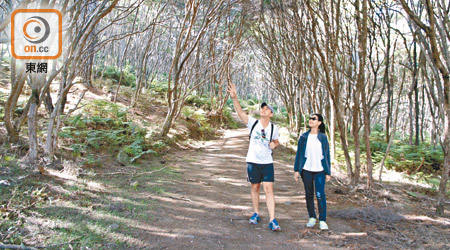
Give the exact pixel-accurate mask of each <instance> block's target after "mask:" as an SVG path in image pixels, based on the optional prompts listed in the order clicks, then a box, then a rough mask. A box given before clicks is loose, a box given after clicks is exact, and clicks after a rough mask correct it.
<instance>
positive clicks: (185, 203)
mask: <svg viewBox="0 0 450 250" xmlns="http://www.w3.org/2000/svg"><path fill="white" fill-rule="evenodd" d="M247 133H248V132H247V130H246V129H240V130H234V131H227V132H226V133H225V134H224V138H223V139H220V140H216V141H211V142H207V143H205V145H204V146H202V147H201V148H200V149H198V150H196V151H194V150H192V151H190V152H189V151H184V152H180V154H177V155H176V156H175V157H174V158H172V159H170V161H175V162H177V163H178V164H180V165H179V167H180V170H179V171H180V173H181V174H182V178H181V179H179V180H178V181H176V182H175V183H174V185H173V189H172V191H171V194H172V198H171V199H169V200H166V201H165V202H164V205H162V207H161V210H160V211H161V214H160V216H159V217H158V219H157V221H155V224H154V225H155V226H158V227H159V228H160V229H161V230H154V231H153V232H152V230H149V232H147V233H146V234H145V235H146V236H145V237H144V239H145V241H146V242H152V244H151V247H150V246H149V247H150V248H155V249H178V248H180V249H181V248H185V249H334V248H354V249H372V248H376V249H387V248H394V249H411V248H423V249H429V248H430V247H431V248H442V249H446V248H447V249H448V247H450V244H449V242H448V239H447V237H446V236H443V235H442V234H441V233H442V232H450V220H448V219H444V218H438V219H431V218H429V217H428V216H419V217H417V216H416V217H414V216H409V215H406V214H405V217H404V218H405V219H404V220H402V221H401V222H399V223H396V224H390V223H389V224H383V223H380V222H379V221H376V220H375V221H374V223H370V221H369V223H366V222H364V221H361V220H351V219H345V218H344V219H339V218H333V216H330V217H329V219H328V223H329V225H330V231H329V232H326V233H321V232H320V231H319V230H318V229H317V228H315V229H313V230H307V229H306V228H305V226H304V225H305V224H306V221H307V212H306V207H305V202H304V198H303V197H304V191H303V187H302V183H301V182H299V183H296V182H295V181H293V177H292V176H293V171H292V165H291V164H292V162H293V157H294V156H293V155H287V156H286V155H285V154H286V151H283V150H281V151H282V152H276V153H275V159H277V158H285V159H287V160H288V162H284V161H276V162H275V169H276V170H275V180H276V183H275V190H274V191H275V195H276V218H277V220H278V221H279V223H280V225H281V227H282V229H283V231H282V232H272V231H270V230H269V229H268V228H267V223H268V213H267V209H266V206H265V200H264V195H262V198H263V199H262V201H261V208H260V212H261V214H262V219H263V221H262V223H261V224H258V225H256V226H254V225H249V224H248V218H249V216H250V215H251V213H252V208H251V200H250V195H249V192H250V189H249V184H248V183H247V182H246V170H245V163H244V161H245V155H246V151H247V147H248V134H247ZM277 153H278V154H277ZM280 154H281V155H280ZM278 156H280V157H278ZM282 156H284V157H282ZM289 159H290V161H289ZM336 183H337V182H336V181H334V182H332V183H329V184H328V185H327V194H328V207H329V211H330V213H331V214H332V213H333V210H335V211H346V210H342V209H347V208H352V207H356V208H361V207H365V206H368V205H370V204H373V205H374V206H378V205H382V207H385V206H386V205H387V206H388V207H389V208H392V209H394V210H400V211H405V212H408V211H407V210H412V209H414V210H415V207H414V206H411V207H410V206H408V204H400V205H399V206H396V205H394V204H395V203H398V202H399V200H396V198H395V195H394V194H388V193H389V192H388V191H385V192H387V193H386V194H385V196H386V197H388V198H389V199H390V200H391V201H388V200H386V199H387V198H383V199H377V197H374V198H372V200H370V199H368V198H364V194H363V192H355V193H354V194H349V193H348V191H346V190H345V187H343V186H339V185H337V184H336ZM336 190H339V191H336ZM341 192H342V194H336V193H341ZM361 199H363V200H361ZM377 200H380V202H381V204H377V203H379V202H377ZM383 203H384V206H383ZM380 209H381V208H380ZM419 209H420V208H419ZM374 211H378V210H377V208H374ZM384 211H385V210H381V212H384ZM363 212H364V211H363ZM366 212H368V213H370V211H366ZM428 212H430V213H431V212H432V211H428ZM393 214H395V212H393ZM411 227H413V228H416V230H417V231H411ZM430 227H433V229H432V230H430ZM434 227H436V228H434ZM424 232H426V234H425V235H424ZM421 235H422V236H424V237H421ZM422 238H424V239H425V240H422ZM427 239H428V240H427ZM431 239H433V240H431Z"/></svg>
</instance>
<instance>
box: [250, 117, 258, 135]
mask: <svg viewBox="0 0 450 250" xmlns="http://www.w3.org/2000/svg"><path fill="white" fill-rule="evenodd" d="M257 123H258V120H256V122H255V123H253V126H252V129H251V130H250V135H249V136H248V139H249V140H250V139H251V138H252V133H253V129H254V128H255V127H256V124H257Z"/></svg>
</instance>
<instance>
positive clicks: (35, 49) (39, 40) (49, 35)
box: [11, 9, 62, 60]
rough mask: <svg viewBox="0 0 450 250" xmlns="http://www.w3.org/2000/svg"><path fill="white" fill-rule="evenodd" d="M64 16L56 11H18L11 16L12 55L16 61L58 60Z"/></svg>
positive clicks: (60, 50)
mask: <svg viewBox="0 0 450 250" xmlns="http://www.w3.org/2000/svg"><path fill="white" fill-rule="evenodd" d="M61 53H62V15H61V13H60V12H59V11H58V10H56V9H17V10H15V11H13V13H12V14H11V54H12V56H13V57H14V58H16V59H32V60H34V59H57V58H58V57H60V56H61Z"/></svg>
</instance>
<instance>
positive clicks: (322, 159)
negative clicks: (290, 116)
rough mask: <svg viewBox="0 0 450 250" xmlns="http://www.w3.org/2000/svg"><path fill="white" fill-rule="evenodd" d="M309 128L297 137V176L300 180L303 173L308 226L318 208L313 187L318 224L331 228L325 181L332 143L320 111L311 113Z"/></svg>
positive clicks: (296, 179)
mask: <svg viewBox="0 0 450 250" xmlns="http://www.w3.org/2000/svg"><path fill="white" fill-rule="evenodd" d="M309 127H310V130H309V131H307V132H306V133H303V134H302V135H301V136H300V139H299V140H298V148H297V155H296V157H295V165H294V179H295V181H298V179H299V177H300V176H301V177H302V181H303V185H304V186H305V196H306V208H307V209H308V214H309V221H308V223H307V224H306V227H308V228H311V227H314V225H315V224H316V212H315V209H314V188H315V190H316V192H315V193H316V196H317V206H318V207H319V228H320V230H328V225H327V223H326V220H327V201H326V197H325V181H329V180H330V175H331V172H330V168H331V164H330V145H329V144H328V139H327V136H326V135H325V124H324V123H323V117H322V115H320V114H312V115H310V117H309Z"/></svg>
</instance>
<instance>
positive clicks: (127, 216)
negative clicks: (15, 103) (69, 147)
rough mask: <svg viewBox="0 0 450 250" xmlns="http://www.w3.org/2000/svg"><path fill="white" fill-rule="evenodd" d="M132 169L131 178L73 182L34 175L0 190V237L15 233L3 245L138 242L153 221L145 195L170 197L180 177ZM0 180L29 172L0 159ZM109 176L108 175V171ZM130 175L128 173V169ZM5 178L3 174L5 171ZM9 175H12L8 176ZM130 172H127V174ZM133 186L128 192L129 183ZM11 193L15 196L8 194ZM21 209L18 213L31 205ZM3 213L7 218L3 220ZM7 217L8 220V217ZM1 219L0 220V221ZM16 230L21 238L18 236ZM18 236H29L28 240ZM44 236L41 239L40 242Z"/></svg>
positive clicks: (157, 167)
mask: <svg viewBox="0 0 450 250" xmlns="http://www.w3.org/2000/svg"><path fill="white" fill-rule="evenodd" d="M146 163H147V164H143V165H142V166H140V167H135V168H134V169H133V170H137V171H136V174H140V173H146V174H142V175H136V177H134V178H133V177H132V176H133V175H132V174H118V175H107V176H101V175H96V176H94V175H92V174H91V175H86V176H84V177H82V178H81V177H79V178H78V179H77V180H76V181H63V182H61V180H59V179H56V178H49V177H43V176H41V175H40V174H34V175H31V176H29V177H27V178H26V179H23V181H22V182H16V180H13V181H14V185H12V186H8V187H2V188H1V189H0V199H1V201H2V203H1V205H2V208H5V207H6V206H7V204H8V203H9V204H10V205H9V206H8V207H7V209H6V210H5V209H2V210H1V211H2V212H1V214H2V218H4V220H2V222H1V224H0V232H11V230H16V229H17V232H16V233H14V234H13V235H12V237H9V238H8V239H6V235H5V234H3V233H1V234H0V237H1V239H0V241H1V242H2V243H4V244H17V245H20V244H25V245H29V244H30V242H35V241H36V240H37V239H38V238H40V240H38V242H39V244H38V245H40V246H51V245H57V244H61V243H68V242H72V241H73V243H71V244H70V245H69V244H66V245H59V246H55V247H50V248H48V249H73V248H76V249H127V248H130V247H136V244H138V243H136V242H138V241H139V237H138V234H137V232H138V229H137V228H138V227H139V226H140V225H142V224H143V223H150V224H151V221H152V220H153V219H154V218H156V216H157V210H158V209H159V202H158V201H157V200H155V199H149V198H148V194H154V195H164V193H166V192H170V186H171V185H173V181H174V180H177V179H179V178H181V175H180V174H179V173H177V172H176V169H175V168H173V167H170V166H167V167H166V166H165V165H164V164H161V163H159V161H158V160H157V159H156V161H152V162H146ZM0 164H1V166H2V175H3V174H4V172H3V171H5V170H4V169H9V172H8V176H11V177H13V176H14V177H17V176H20V175H22V174H26V173H27V172H28V173H29V170H26V169H21V168H20V165H19V163H18V160H17V159H16V158H15V157H13V156H7V157H5V156H4V155H2V157H1V158H0ZM110 171H114V170H110ZM130 171H131V170H130ZM5 173H6V172H5ZM12 173H14V175H11V174H12ZM130 173H133V172H130ZM135 181H137V183H138V185H137V186H136V187H134V186H133V185H130V184H131V183H133V182H135ZM14 189H16V191H15V193H16V195H15V197H14V198H13V199H12V200H11V201H10V202H9V200H10V199H11V193H12V192H13V190H14ZM33 203H34V206H31V207H30V208H28V209H27V210H20V209H21V208H24V207H27V206H29V205H30V204H33ZM5 211H7V212H8V214H9V215H7V212H5ZM8 216H9V217H8ZM5 218H6V220H5ZM21 231H22V233H20V232H21ZM23 232H29V233H30V232H32V233H33V235H34V236H31V235H30V234H27V233H23ZM42 235H45V237H41V236H42Z"/></svg>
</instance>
